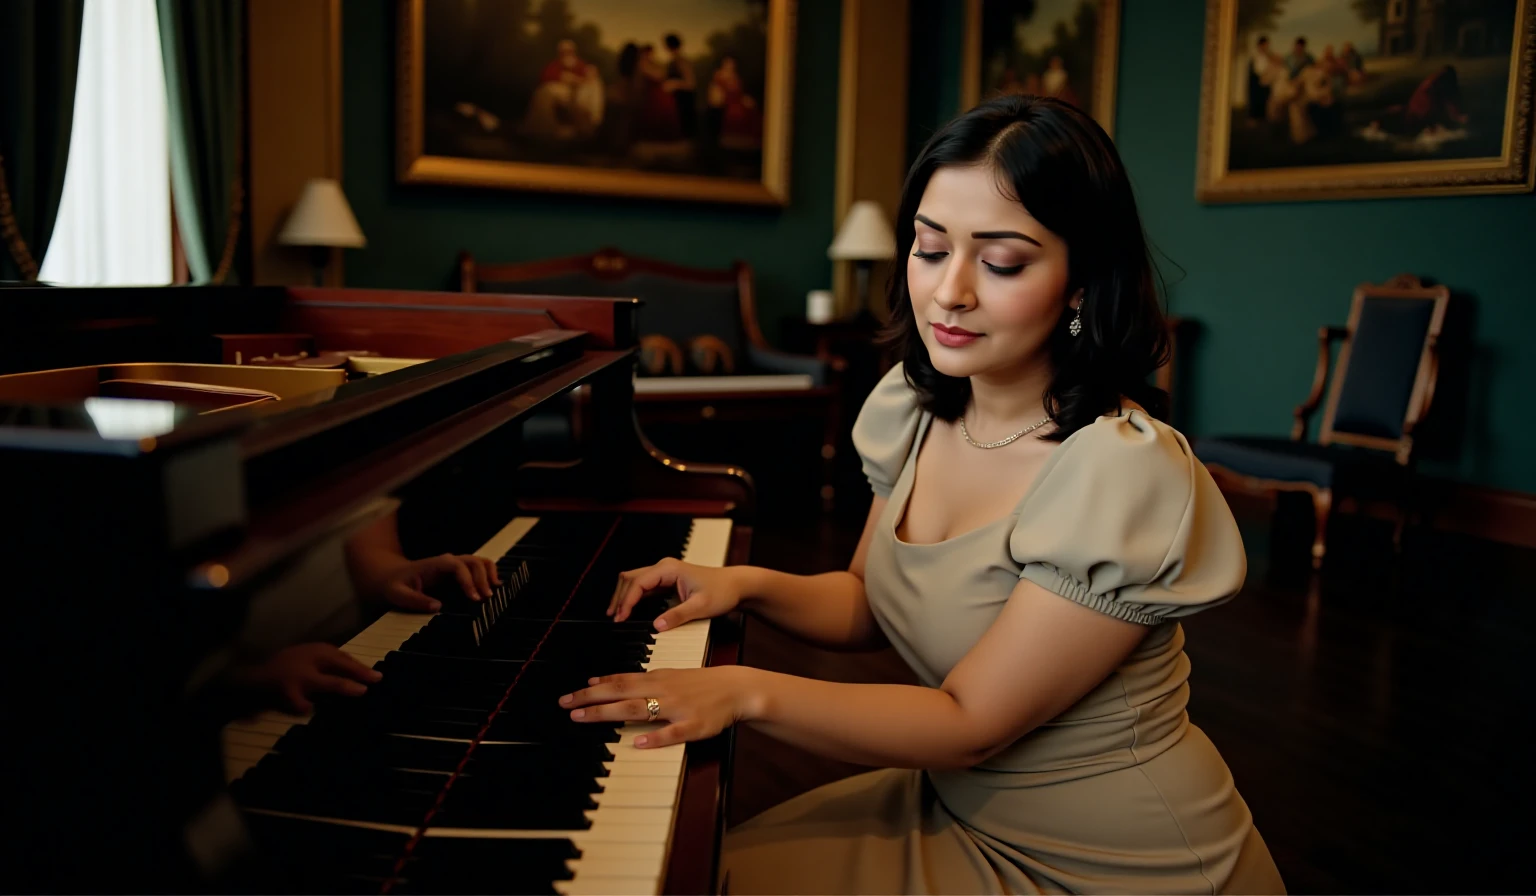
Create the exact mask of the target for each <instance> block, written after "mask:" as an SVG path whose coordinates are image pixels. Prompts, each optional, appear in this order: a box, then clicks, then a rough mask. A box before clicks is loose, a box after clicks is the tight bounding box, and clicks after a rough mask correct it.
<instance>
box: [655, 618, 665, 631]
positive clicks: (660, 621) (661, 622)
mask: <svg viewBox="0 0 1536 896" xmlns="http://www.w3.org/2000/svg"><path fill="white" fill-rule="evenodd" d="M656 630H657V631H658V632H664V631H666V630H667V620H665V619H658V620H656Z"/></svg>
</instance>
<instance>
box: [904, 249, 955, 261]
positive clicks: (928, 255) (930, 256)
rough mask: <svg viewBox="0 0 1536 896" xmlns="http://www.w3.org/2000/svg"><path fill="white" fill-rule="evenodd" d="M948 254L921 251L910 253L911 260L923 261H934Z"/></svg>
mask: <svg viewBox="0 0 1536 896" xmlns="http://www.w3.org/2000/svg"><path fill="white" fill-rule="evenodd" d="M948 254H949V253H948V252H924V251H922V250H921V249H917V250H914V251H913V252H912V257H913V258H921V259H922V260H924V261H934V260H937V259H940V258H943V257H945V256H946V255H948Z"/></svg>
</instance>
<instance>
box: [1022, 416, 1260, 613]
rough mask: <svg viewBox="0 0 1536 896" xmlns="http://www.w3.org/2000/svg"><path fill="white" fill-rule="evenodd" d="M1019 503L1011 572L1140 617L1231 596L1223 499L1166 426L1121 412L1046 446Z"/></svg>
mask: <svg viewBox="0 0 1536 896" xmlns="http://www.w3.org/2000/svg"><path fill="white" fill-rule="evenodd" d="M1039 476H1040V478H1039V480H1038V481H1037V482H1036V485H1035V487H1034V489H1032V491H1031V494H1030V495H1029V497H1028V498H1027V500H1026V502H1025V504H1024V505H1023V506H1022V507H1020V509H1019V520H1018V524H1017V525H1016V526H1015V528H1014V530H1013V533H1012V535H1011V536H1010V537H1009V542H1008V547H1009V551H1010V553H1011V554H1012V555H1013V559H1014V562H1016V563H1018V564H1019V566H1020V567H1021V571H1020V573H1019V576H1020V577H1021V578H1025V579H1028V580H1030V581H1031V582H1034V583H1035V584H1037V585H1039V586H1040V587H1042V588H1045V589H1046V590H1048V591H1051V592H1054V593H1056V594H1059V595H1061V596H1062V597H1065V598H1068V599H1069V600H1072V601H1075V602H1077V603H1080V604H1082V605H1084V606H1086V607H1090V608H1092V609H1095V610H1098V611H1100V612H1103V613H1108V614H1109V615H1111V616H1114V617H1116V618H1118V619H1125V620H1128V621H1131V622H1137V623H1141V624H1143V625H1154V624H1157V623H1160V622H1164V621H1166V620H1168V619H1172V618H1176V617H1179V616H1186V615H1189V614H1191V613H1194V612H1197V611H1199V610H1202V609H1205V608H1207V607H1211V606H1215V605H1217V604H1220V603H1223V602H1225V601H1227V600H1229V599H1231V598H1232V596H1233V595H1235V594H1236V593H1237V591H1238V589H1240V588H1241V587H1242V585H1243V578H1244V576H1245V575H1246V574H1247V557H1246V555H1245V554H1244V552H1243V541H1242V536H1241V534H1239V532H1238V529H1237V521H1236V520H1234V519H1233V517H1232V511H1231V509H1230V508H1228V506H1227V502H1226V499H1225V498H1223V497H1222V494H1221V491H1220V490H1219V489H1218V488H1217V487H1216V483H1215V481H1214V480H1212V479H1211V475H1210V473H1209V472H1207V471H1206V469H1205V466H1204V465H1203V464H1201V463H1200V461H1199V460H1198V459H1196V457H1195V455H1194V452H1193V451H1192V450H1190V447H1189V443H1188V442H1187V441H1185V439H1184V437H1183V436H1182V435H1180V434H1179V433H1178V431H1177V430H1174V429H1173V428H1171V427H1169V426H1166V425H1164V424H1162V423H1160V422H1158V421H1155V420H1153V419H1152V418H1150V417H1148V416H1147V415H1146V414H1145V413H1143V412H1142V411H1140V410H1130V411H1127V412H1125V413H1123V414H1122V415H1121V416H1119V417H1101V418H1099V419H1098V420H1097V421H1095V422H1094V423H1092V424H1089V425H1088V426H1086V427H1084V428H1083V429H1082V430H1080V431H1079V432H1077V433H1075V434H1074V435H1073V436H1072V437H1071V438H1069V439H1068V440H1067V441H1066V442H1063V443H1062V445H1061V446H1060V447H1059V448H1058V449H1057V450H1056V454H1054V455H1053V456H1052V457H1051V458H1050V459H1049V460H1048V461H1047V463H1046V466H1045V467H1044V468H1043V469H1042V470H1041V471H1040V474H1039Z"/></svg>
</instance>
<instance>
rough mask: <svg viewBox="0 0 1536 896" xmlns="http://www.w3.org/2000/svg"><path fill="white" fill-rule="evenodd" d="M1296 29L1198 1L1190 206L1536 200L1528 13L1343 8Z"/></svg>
mask: <svg viewBox="0 0 1536 896" xmlns="http://www.w3.org/2000/svg"><path fill="white" fill-rule="evenodd" d="M1277 8H1278V10H1279V11H1278V12H1275V10H1276V9H1277ZM1301 24H1303V22H1297V23H1294V24H1293V23H1289V22H1287V21H1286V16H1285V8H1284V6H1283V4H1273V3H1270V4H1264V3H1254V2H1253V0H1207V5H1206V36H1205V59H1204V70H1203V74H1202V80H1201V89H1200V131H1199V143H1198V149H1197V159H1196V179H1195V195H1196V198H1197V199H1198V200H1199V201H1201V202H1209V203H1222V202H1270V201H1296V200H1326V199H1365V198H1374V197H1387V196H1436V195H1452V194H1489V193H1522V192H1529V191H1530V190H1531V189H1532V187H1533V185H1536V167H1533V153H1532V138H1533V126H1536V121H1533V116H1532V68H1533V60H1536V0H1503V2H1502V3H1501V2H1497V0H1495V2H1493V3H1476V4H1462V3H1460V2H1458V0H1450V2H1447V3H1443V4H1440V5H1438V6H1435V7H1426V6H1424V5H1423V4H1420V3H1418V2H1416V0H1380V2H1378V3H1375V4H1371V3H1358V2H1357V3H1353V4H1345V3H1342V2H1341V3H1339V4H1338V8H1337V9H1336V10H1328V11H1326V15H1325V16H1319V15H1318V14H1316V13H1313V14H1311V15H1309V17H1308V18H1307V19H1306V20H1304V24H1305V25H1306V26H1308V27H1306V28H1305V29H1303V28H1301V27H1300V25H1301ZM1303 30H1304V31H1305V32H1307V33H1303ZM1282 53H1283V54H1284V55H1281V54H1282ZM1250 95H1252V96H1254V97H1258V98H1259V99H1257V101H1252V102H1251V101H1250Z"/></svg>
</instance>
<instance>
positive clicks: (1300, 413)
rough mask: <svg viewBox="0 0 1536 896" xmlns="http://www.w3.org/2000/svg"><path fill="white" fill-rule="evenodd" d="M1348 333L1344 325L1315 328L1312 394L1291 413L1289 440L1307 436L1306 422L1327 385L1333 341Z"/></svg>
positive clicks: (1297, 440) (1321, 397)
mask: <svg viewBox="0 0 1536 896" xmlns="http://www.w3.org/2000/svg"><path fill="white" fill-rule="evenodd" d="M1348 335H1349V330H1348V328H1346V327H1319V328H1318V330H1317V369H1316V370H1315V371H1313V373H1312V394H1311V395H1308V396H1307V400H1306V401H1305V402H1303V403H1301V404H1300V405H1298V406H1297V407H1296V410H1294V411H1292V412H1291V414H1292V416H1294V417H1295V418H1296V422H1295V423H1293V424H1291V440H1292V441H1296V442H1299V441H1301V440H1302V439H1304V438H1306V437H1307V422H1308V421H1309V420H1310V419H1311V418H1312V413H1313V412H1314V411H1316V410H1317V406H1318V403H1319V402H1321V401H1322V400H1323V389H1324V388H1325V387H1326V386H1327V385H1328V366H1329V360H1330V357H1329V356H1330V355H1331V354H1332V351H1331V349H1332V348H1333V341H1334V340H1335V339H1343V338H1345V337H1347V336H1348Z"/></svg>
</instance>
